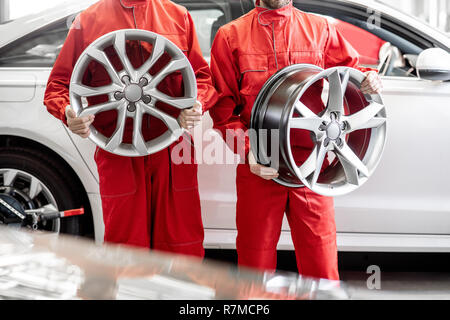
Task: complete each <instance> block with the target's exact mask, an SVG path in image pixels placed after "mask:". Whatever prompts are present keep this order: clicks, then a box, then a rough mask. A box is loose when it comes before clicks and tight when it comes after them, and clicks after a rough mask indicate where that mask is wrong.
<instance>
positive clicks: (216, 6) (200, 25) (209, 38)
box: [175, 0, 254, 63]
mask: <svg viewBox="0 0 450 320" xmlns="http://www.w3.org/2000/svg"><path fill="white" fill-rule="evenodd" d="M252 1H253V0H239V1H238V0H231V1H230V0H228V1H224V0H203V1H200V0H198V1H197V0H193V1H186V0H175V2H176V3H179V4H181V5H183V6H185V7H186V8H187V9H188V10H189V13H190V14H191V16H192V19H193V21H194V24H195V29H196V31H197V36H198V40H199V43H200V47H201V49H202V52H203V56H204V57H205V59H206V61H208V63H209V62H210V60H211V46H212V43H213V41H214V38H215V36H216V33H217V31H218V30H219V28H220V27H221V26H223V25H224V24H226V23H228V22H230V21H232V20H234V19H237V18H239V17H240V16H242V15H243V14H245V13H246V12H248V11H249V10H251V9H252V8H253V7H254V6H253V2H252ZM250 3H251V4H252V5H250Z"/></svg>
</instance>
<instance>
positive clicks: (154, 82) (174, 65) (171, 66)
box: [148, 59, 189, 88]
mask: <svg viewBox="0 0 450 320" xmlns="http://www.w3.org/2000/svg"><path fill="white" fill-rule="evenodd" d="M188 66H189V65H188V62H187V61H186V59H177V60H172V61H170V62H169V63H168V64H167V65H166V66H165V67H164V68H162V69H161V71H159V72H158V73H157V74H156V75H155V76H154V77H153V78H152V79H151V80H150V83H149V84H148V85H149V87H150V88H156V87H157V86H158V84H159V83H161V81H163V80H164V78H165V77H166V76H168V75H169V74H171V73H173V72H175V71H179V70H182V69H184V68H187V67H188Z"/></svg>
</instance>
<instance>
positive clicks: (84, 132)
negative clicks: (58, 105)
mask: <svg viewBox="0 0 450 320" xmlns="http://www.w3.org/2000/svg"><path fill="white" fill-rule="evenodd" d="M66 118H67V125H68V126H69V129H70V131H72V132H73V133H75V134H77V135H79V136H80V137H82V138H87V137H89V135H90V134H91V129H89V126H90V125H91V124H92V122H94V119H95V116H94V115H90V116H87V117H77V114H76V113H75V111H73V109H72V108H71V107H70V106H67V107H66Z"/></svg>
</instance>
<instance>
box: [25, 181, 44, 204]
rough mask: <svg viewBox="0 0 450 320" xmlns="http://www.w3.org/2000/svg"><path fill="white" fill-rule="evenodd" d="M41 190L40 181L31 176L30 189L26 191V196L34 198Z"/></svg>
mask: <svg viewBox="0 0 450 320" xmlns="http://www.w3.org/2000/svg"><path fill="white" fill-rule="evenodd" d="M41 191H42V185H41V182H40V181H39V180H38V179H36V178H34V177H32V178H31V182H30V190H29V191H28V196H29V197H30V199H34V198H36V196H37V195H38V194H39V193H41Z"/></svg>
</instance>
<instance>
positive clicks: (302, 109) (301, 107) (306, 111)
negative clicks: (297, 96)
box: [295, 101, 317, 118]
mask: <svg viewBox="0 0 450 320" xmlns="http://www.w3.org/2000/svg"><path fill="white" fill-rule="evenodd" d="M295 109H297V111H298V112H299V113H300V114H301V115H302V116H303V117H305V118H314V117H317V115H316V114H315V113H314V112H312V111H311V109H310V108H308V107H307V106H306V105H305V104H303V103H302V102H300V101H297V103H296V104H295Z"/></svg>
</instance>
